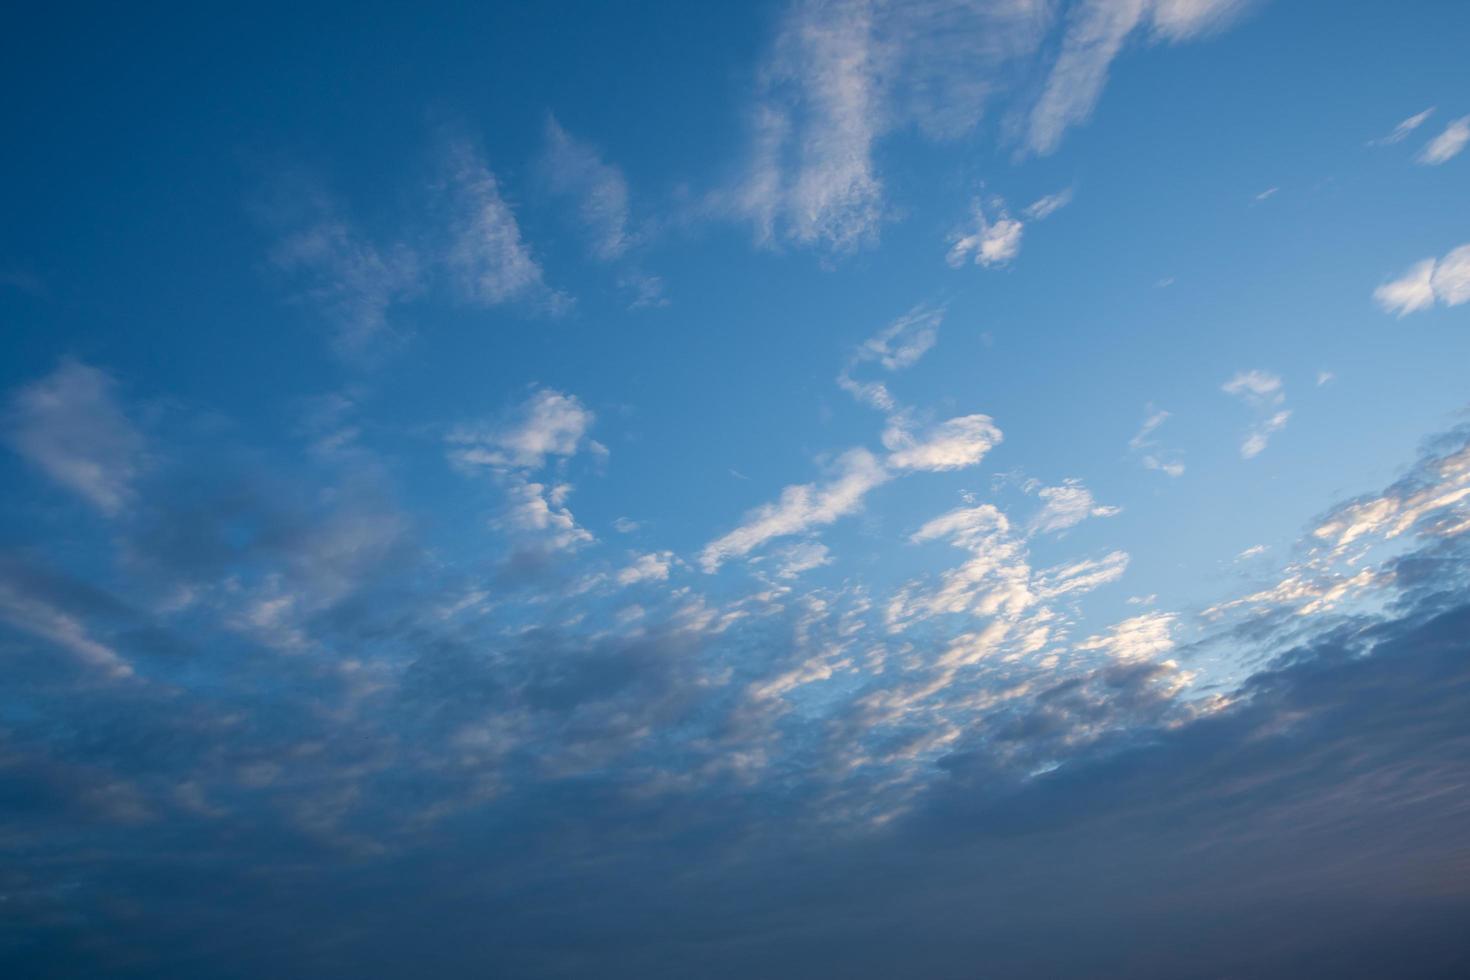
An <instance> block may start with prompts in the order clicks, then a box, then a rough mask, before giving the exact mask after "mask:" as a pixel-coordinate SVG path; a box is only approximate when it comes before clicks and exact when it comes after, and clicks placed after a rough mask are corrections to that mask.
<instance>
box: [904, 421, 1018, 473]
mask: <svg viewBox="0 0 1470 980" xmlns="http://www.w3.org/2000/svg"><path fill="white" fill-rule="evenodd" d="M1002 438H1003V436H1002V434H1001V431H1000V429H999V428H997V427H996V425H995V421H994V420H993V419H992V418H991V417H990V416H988V415H962V416H960V417H958V418H953V419H949V420H948V421H945V422H941V423H939V424H938V425H936V426H934V427H933V428H931V429H929V430H928V431H927V432H925V433H923V434H922V435H918V436H916V435H914V434H913V433H911V432H910V431H909V430H908V428H907V427H906V426H905V425H904V424H903V420H895V421H891V422H890V424H889V426H888V428H887V429H885V430H884V432H883V445H884V446H885V447H886V448H887V449H888V450H889V451H890V452H889V456H888V465H889V466H891V467H893V468H894V469H899V470H930V471H942V470H957V469H963V468H965V467H968V466H974V465H976V464H977V463H979V462H980V461H981V460H982V459H984V458H985V454H986V453H988V452H990V450H991V449H992V448H994V447H995V446H996V445H997V444H998V443H999V442H1000V441H1001V439H1002Z"/></svg>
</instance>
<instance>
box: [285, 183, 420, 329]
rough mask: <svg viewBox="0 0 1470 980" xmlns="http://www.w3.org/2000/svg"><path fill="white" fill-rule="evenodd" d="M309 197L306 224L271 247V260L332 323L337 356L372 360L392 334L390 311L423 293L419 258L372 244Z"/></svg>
mask: <svg viewBox="0 0 1470 980" xmlns="http://www.w3.org/2000/svg"><path fill="white" fill-rule="evenodd" d="M309 197H310V200H309V201H308V204H307V207H306V212H307V213H306V215H305V216H304V219H303V220H302V222H301V223H299V224H297V225H296V226H295V227H294V228H292V229H291V230H289V231H288V232H286V233H285V234H284V235H283V236H282V237H281V238H280V239H279V240H278V241H277V242H276V243H275V245H273V246H272V247H271V249H270V252H269V260H270V262H271V264H272V265H273V266H274V267H275V268H276V269H278V270H280V271H281V272H282V273H284V274H286V275H287V276H288V277H290V278H291V279H292V281H294V282H295V283H296V284H297V286H298V288H299V290H300V292H299V294H298V297H299V298H300V299H301V300H304V301H306V302H308V303H310V304H311V305H312V306H315V307H316V308H317V309H318V310H320V311H321V314H322V315H323V316H325V317H326V318H327V319H328V320H329V321H330V322H331V323H332V325H333V327H334V329H335V335H334V337H333V343H334V346H335V347H336V349H337V351H338V352H339V353H340V354H343V355H346V356H348V357H362V356H370V355H371V354H372V353H374V350H373V348H374V345H376V344H377V343H379V342H380V341H382V340H384V339H385V338H388V337H391V336H392V335H393V334H394V332H395V330H394V326H393V324H392V322H391V321H390V319H389V312H390V310H391V309H392V307H393V306H394V305H395V304H397V303H400V302H402V301H404V300H407V299H410V298H412V297H413V296H414V295H416V294H417V293H418V292H419V291H420V290H421V289H422V288H423V278H422V268H421V264H420V261H419V256H418V254H417V253H416V252H415V251H414V249H413V248H411V247H410V246H409V245H407V244H405V243H403V242H396V243H394V244H392V245H389V246H386V247H380V246H378V245H376V244H374V243H373V242H372V241H370V240H369V239H368V238H367V237H365V236H364V235H363V234H362V233H361V232H360V231H359V230H358V229H357V228H355V227H354V226H353V225H352V224H351V223H350V222H348V221H347V220H346V219H345V218H343V217H341V216H340V215H338V214H337V213H336V211H335V209H333V208H332V207H331V206H330V205H329V204H328V203H327V202H326V200H325V198H323V197H321V196H319V195H310V196H309Z"/></svg>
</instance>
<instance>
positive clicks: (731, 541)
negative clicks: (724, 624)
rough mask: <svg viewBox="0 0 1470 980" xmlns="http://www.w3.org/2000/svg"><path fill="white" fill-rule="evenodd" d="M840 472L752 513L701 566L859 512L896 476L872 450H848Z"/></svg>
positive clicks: (706, 553) (714, 565) (709, 567)
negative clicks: (875, 491)
mask: <svg viewBox="0 0 1470 980" xmlns="http://www.w3.org/2000/svg"><path fill="white" fill-rule="evenodd" d="M835 471H836V472H835V473H834V475H833V477H832V479H830V480H828V481H827V482H826V483H823V484H815V483H802V484H796V485H793V486H789V487H787V488H786V489H784V490H782V491H781V496H780V497H779V498H778V499H777V500H776V501H775V502H773V503H769V504H764V505H762V506H760V507H757V508H756V509H755V510H753V511H751V512H750V513H749V514H747V515H746V518H745V523H743V524H741V525H740V526H739V527H737V528H735V529H734V530H733V531H731V532H729V533H728V534H725V535H724V536H722V537H719V538H716V539H715V540H714V541H711V542H710V543H709V544H708V545H706V546H705V548H704V550H703V551H702V552H701V553H700V556H699V564H700V567H701V568H703V569H704V570H705V571H706V572H714V571H716V570H718V569H719V567H720V565H722V564H724V562H726V561H728V560H729V559H731V558H738V557H740V556H742V555H747V554H749V553H750V552H752V551H754V550H755V549H757V548H759V547H760V546H762V545H764V544H765V543H766V542H768V541H771V540H773V539H775V538H781V537H787V536H789V535H792V534H800V533H802V532H803V531H807V530H809V529H811V528H814V527H819V526H822V525H825V524H831V523H832V522H834V521H836V520H837V519H838V518H840V517H845V516H847V515H848V514H852V513H855V512H856V511H857V510H858V509H859V508H861V507H862V505H863V498H864V497H866V496H867V494H868V492H869V491H870V490H872V489H873V488H875V487H878V486H881V485H882V484H884V483H886V482H887V481H888V480H889V479H891V474H890V473H889V471H888V470H887V469H886V468H885V467H884V466H883V464H882V463H881V462H880V461H879V460H878V458H877V457H876V456H874V455H873V454H872V453H870V452H868V451H867V450H866V449H853V450H849V451H848V452H847V453H844V454H843V456H842V457H841V458H840V459H839V460H838V461H837V464H836V466H835Z"/></svg>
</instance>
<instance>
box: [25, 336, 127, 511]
mask: <svg viewBox="0 0 1470 980" xmlns="http://www.w3.org/2000/svg"><path fill="white" fill-rule="evenodd" d="M5 439H6V441H7V442H9V443H10V445H11V448H13V449H14V450H15V451H16V452H18V453H19V454H20V455H21V456H23V457H25V459H26V460H28V461H29V462H30V463H31V464H32V465H34V466H35V467H36V468H37V469H39V470H40V471H41V472H42V473H44V474H45V475H46V476H47V477H49V478H50V479H51V480H53V481H55V482H56V483H57V484H58V485H60V486H62V487H64V488H66V489H67V490H70V491H71V492H72V493H75V494H77V495H78V496H80V497H81V498H82V499H83V500H85V501H86V502H87V503H89V504H90V505H92V506H93V507H95V508H96V509H97V510H98V511H100V512H102V513H103V514H106V515H109V516H115V515H117V514H118V513H120V512H121V511H122V510H124V509H125V508H126V507H127V506H128V505H129V504H130V503H131V502H132V501H133V499H134V496H135V491H134V483H135V482H136V480H137V478H138V475H139V472H140V469H141V466H142V462H143V437H142V436H141V434H139V432H138V430H137V429H136V428H135V427H134V425H133V423H132V422H131V421H130V420H129V419H128V417H127V415H126V413H125V412H124V411H123V408H122V406H121V404H120V403H119V402H118V399H117V383H116V382H115V381H114V380H113V378H112V376H111V375H109V374H107V373H106V372H104V371H101V370H99V369H97V368H94V367H91V366H90V365H87V364H84V363H82V362H81V361H76V360H72V359H69V358H68V359H66V360H63V361H62V362H61V364H60V365H59V366H58V367H57V368H56V370H55V371H53V372H52V373H51V374H50V375H48V376H47V377H45V378H42V379H41V380H39V381H36V382H33V383H32V384H30V385H27V386H26V387H23V388H21V389H20V390H19V391H17V392H16V393H15V395H14V396H13V397H12V398H11V401H10V410H9V413H8V415H7V417H6V420H5Z"/></svg>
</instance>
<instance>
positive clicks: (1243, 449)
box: [1240, 411, 1291, 459]
mask: <svg viewBox="0 0 1470 980" xmlns="http://www.w3.org/2000/svg"><path fill="white" fill-rule="evenodd" d="M1290 418H1291V412H1289V411H1288V412H1277V413H1276V414H1275V415H1272V416H1271V417H1270V418H1268V419H1266V420H1265V421H1264V422H1262V423H1261V424H1260V425H1258V426H1256V427H1255V428H1254V429H1253V430H1251V433H1250V435H1248V436H1246V439H1245V442H1243V443H1241V445H1240V456H1241V458H1242V459H1254V458H1255V457H1256V456H1259V455H1260V454H1261V451H1262V450H1263V449H1265V448H1266V443H1267V442H1268V441H1269V440H1270V438H1271V435H1272V433H1275V432H1280V431H1281V430H1282V429H1284V428H1286V423H1287V420H1288V419H1290Z"/></svg>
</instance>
